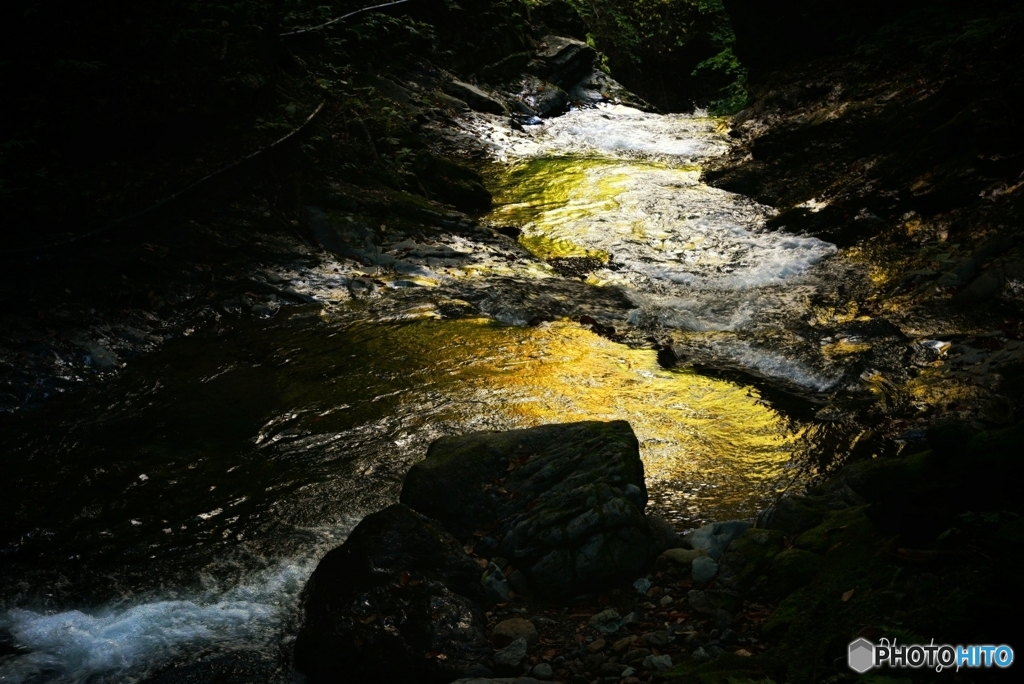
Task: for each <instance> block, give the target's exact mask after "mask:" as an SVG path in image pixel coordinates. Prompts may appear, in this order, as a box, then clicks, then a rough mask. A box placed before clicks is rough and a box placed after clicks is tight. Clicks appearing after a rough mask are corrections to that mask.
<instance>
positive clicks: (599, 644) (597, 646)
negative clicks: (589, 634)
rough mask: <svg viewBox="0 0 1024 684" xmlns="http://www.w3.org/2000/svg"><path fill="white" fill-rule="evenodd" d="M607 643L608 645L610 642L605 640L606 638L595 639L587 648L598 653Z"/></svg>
mask: <svg viewBox="0 0 1024 684" xmlns="http://www.w3.org/2000/svg"><path fill="white" fill-rule="evenodd" d="M607 645H608V642H607V641H605V640H604V639H596V640H594V641H591V642H590V643H589V644H587V650H588V651H590V652H591V653H597V652H598V651H600V650H601V649H602V648H604V647H605V646H607Z"/></svg>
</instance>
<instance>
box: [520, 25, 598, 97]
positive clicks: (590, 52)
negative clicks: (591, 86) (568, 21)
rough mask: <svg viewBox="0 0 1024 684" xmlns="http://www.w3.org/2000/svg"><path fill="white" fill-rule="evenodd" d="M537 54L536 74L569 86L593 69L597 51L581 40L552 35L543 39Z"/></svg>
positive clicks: (561, 86)
mask: <svg viewBox="0 0 1024 684" xmlns="http://www.w3.org/2000/svg"><path fill="white" fill-rule="evenodd" d="M536 56H537V60H536V62H535V63H534V64H535V66H534V73H535V75H537V76H539V77H541V78H543V79H544V80H546V81H550V82H551V83H554V84H555V85H556V86H559V87H560V88H567V87H570V86H573V85H575V84H576V83H577V82H578V81H579V80H580V79H581V78H583V77H584V76H586V75H587V74H589V73H590V72H591V70H593V68H594V63H595V61H596V60H597V51H596V50H595V49H594V48H592V47H590V46H589V45H587V44H586V43H584V42H583V41H581V40H576V39H575V38H566V37H564V36H554V35H551V36H544V38H542V39H541V44H540V48H539V49H538V51H537V55H536Z"/></svg>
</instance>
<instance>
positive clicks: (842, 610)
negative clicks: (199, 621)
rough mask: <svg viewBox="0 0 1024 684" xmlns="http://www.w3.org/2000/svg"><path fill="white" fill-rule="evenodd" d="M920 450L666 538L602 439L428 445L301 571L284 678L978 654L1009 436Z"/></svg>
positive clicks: (1017, 547)
mask: <svg viewBox="0 0 1024 684" xmlns="http://www.w3.org/2000/svg"><path fill="white" fill-rule="evenodd" d="M929 439H930V443H931V446H932V449H931V450H930V451H927V452H923V453H921V454H917V455H913V456H904V457H895V458H875V459H868V460H864V461H859V462H856V463H853V464H850V465H849V466H847V467H846V468H844V469H843V470H841V471H840V472H839V473H837V474H836V475H835V476H833V477H832V478H830V479H829V480H827V481H826V482H824V483H822V484H820V485H818V486H816V487H814V488H812V489H811V490H810V491H808V492H807V493H805V494H802V495H799V496H791V497H787V498H784V499H783V500H781V501H780V503H779V504H778V505H777V506H775V507H774V508H773V509H770V510H767V511H765V512H764V513H762V515H761V516H759V518H758V520H757V521H756V525H755V524H754V523H751V522H745V521H729V522H719V523H712V524H709V525H707V526H704V527H701V528H699V529H696V530H691V531H689V532H687V533H686V534H684V535H679V534H677V533H676V531H675V530H673V529H672V528H671V526H670V525H668V524H667V523H665V522H664V521H663V520H661V519H659V518H658V517H657V516H656V515H655V514H653V513H652V512H645V508H646V506H645V504H646V496H645V489H644V486H643V470H642V468H643V466H642V463H641V461H640V457H639V451H638V449H637V444H636V441H635V437H633V435H632V430H631V429H630V427H629V425H628V424H626V423H624V422H622V421H619V422H612V423H598V422H588V423H575V424H563V425H546V426H541V427H538V428H531V429H526V430H517V431H512V432H507V433H475V434H471V435H466V436H464V437H448V438H443V439H441V440H439V441H438V442H435V443H434V445H433V446H432V447H431V448H430V450H429V452H428V454H427V457H426V459H425V460H424V461H421V462H420V463H419V464H417V465H416V466H414V467H413V469H412V471H411V472H410V473H409V475H408V476H407V478H406V481H405V484H404V486H403V495H402V503H399V504H394V505H392V506H390V507H388V508H386V509H384V510H382V511H380V512H377V513H374V514H371V515H370V516H367V517H366V518H365V519H364V520H363V522H362V523H360V525H359V526H358V527H357V528H356V529H355V530H354V531H353V532H352V534H351V536H350V537H349V539H348V540H347V541H346V542H345V543H344V544H343V545H342V546H340V547H338V548H337V549H335V550H333V551H331V552H330V553H329V554H328V555H327V556H326V557H325V558H324V559H323V560H322V561H321V563H320V565H319V566H318V567H317V570H316V571H315V572H314V574H313V576H312V578H311V580H310V582H309V584H308V585H307V587H306V589H305V591H304V594H303V596H304V599H303V602H304V610H305V621H304V623H303V626H302V628H301V630H300V633H299V637H298V640H297V642H296V664H297V666H298V668H299V669H300V670H301V671H303V672H304V673H305V674H307V675H308V676H309V677H310V680H311V681H313V682H329V681H366V682H375V681H381V682H383V681H416V682H437V683H438V684H448V682H453V681H458V682H461V683H462V684H469V683H470V682H472V683H473V684H482V683H483V682H492V681H493V682H513V681H517V682H520V683H521V684H526V682H531V681H537V680H540V681H548V680H553V681H561V682H573V683H574V684H587V683H591V682H620V681H621V682H625V683H627V684H636V683H637V682H647V681H667V680H674V679H681V680H682V681H725V680H726V679H728V681H730V682H741V681H742V682H746V681H764V680H765V678H768V679H771V680H772V681H797V682H804V681H807V682H809V681H822V680H828V681H845V680H846V679H847V678H849V677H850V676H851V675H852V673H850V672H849V670H847V669H846V661H845V652H846V650H845V649H846V644H847V643H849V642H850V641H852V640H853V639H855V638H857V637H858V636H865V637H867V638H869V639H872V640H876V639H878V638H880V637H887V638H896V639H900V640H903V641H911V642H913V641H914V640H917V639H921V640H923V641H921V643H924V642H927V640H929V639H935V640H936V641H937V642H938V643H946V642H949V643H968V642H971V641H972V640H977V639H984V638H985V636H986V635H987V634H990V633H991V632H990V627H991V625H992V623H991V622H990V621H991V620H995V619H997V618H996V615H997V614H1003V613H1004V611H1007V610H1013V609H1015V608H1017V607H1019V606H1018V603H1019V600H1018V599H1016V598H1013V599H1010V597H1009V596H1008V595H1007V594H1006V593H1005V592H1004V591H1003V590H1002V589H1001V587H1006V586H1008V585H1006V584H1004V582H1006V581H1007V579H1008V573H1009V574H1012V572H1013V568H1015V567H1018V564H1019V562H1020V561H1021V560H1022V559H1021V557H1020V554H1021V548H1022V545H1021V544H1020V540H1021V534H1024V526H1022V519H1021V517H1020V505H1019V501H1015V497H1014V495H1013V493H1012V487H1010V486H1006V487H1003V488H997V489H993V488H992V486H991V484H992V483H993V482H1004V483H1009V482H1016V481H1019V477H1020V475H1021V472H1020V471H1021V465H1020V460H1019V453H1021V446H1022V445H1024V430H1022V428H1021V426H1018V427H1016V428H1013V429H1009V430H1003V431H998V432H990V433H981V434H975V433H973V432H971V431H970V428H969V427H966V426H964V425H961V424H943V425H940V426H936V427H935V428H934V429H933V430H932V431H931V432H930V436H929ZM967 472H975V473H977V474H976V475H975V476H974V477H973V478H965V474H966V473H967ZM426 514H430V515H432V516H434V517H428V515H426ZM1006 591H1009V589H1008V588H1007V590H1006ZM1017 593H1019V592H1017ZM1000 639H1002V640H1006V635H1005V634H1001V636H1000ZM912 674H913V673H912Z"/></svg>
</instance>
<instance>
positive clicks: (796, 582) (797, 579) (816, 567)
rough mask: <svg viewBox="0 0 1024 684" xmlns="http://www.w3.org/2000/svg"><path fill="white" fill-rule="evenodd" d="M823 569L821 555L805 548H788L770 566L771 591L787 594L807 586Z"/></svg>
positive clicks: (782, 594) (780, 594)
mask: <svg viewBox="0 0 1024 684" xmlns="http://www.w3.org/2000/svg"><path fill="white" fill-rule="evenodd" d="M820 570H821V556H819V555H818V554H816V553H811V552H810V551H805V550H803V549H786V550H785V551H783V552H782V553H780V554H778V555H777V556H775V558H773V559H772V562H771V565H770V566H769V567H768V578H769V582H770V584H769V591H770V592H771V593H772V594H773V595H775V596H786V595H788V594H790V593H792V592H793V591H795V590H797V589H799V588H800V587H803V586H806V585H808V584H810V583H811V581H812V580H813V579H814V578H815V576H817V574H818V572H819V571H820Z"/></svg>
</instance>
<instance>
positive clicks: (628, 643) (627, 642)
mask: <svg viewBox="0 0 1024 684" xmlns="http://www.w3.org/2000/svg"><path fill="white" fill-rule="evenodd" d="M639 645H640V639H639V638H638V637H635V636H628V637H626V638H625V639H619V640H618V641H616V642H615V643H614V644H612V650H613V651H615V652H616V653H622V652H623V651H628V650H629V649H631V648H635V647H637V646H639Z"/></svg>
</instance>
